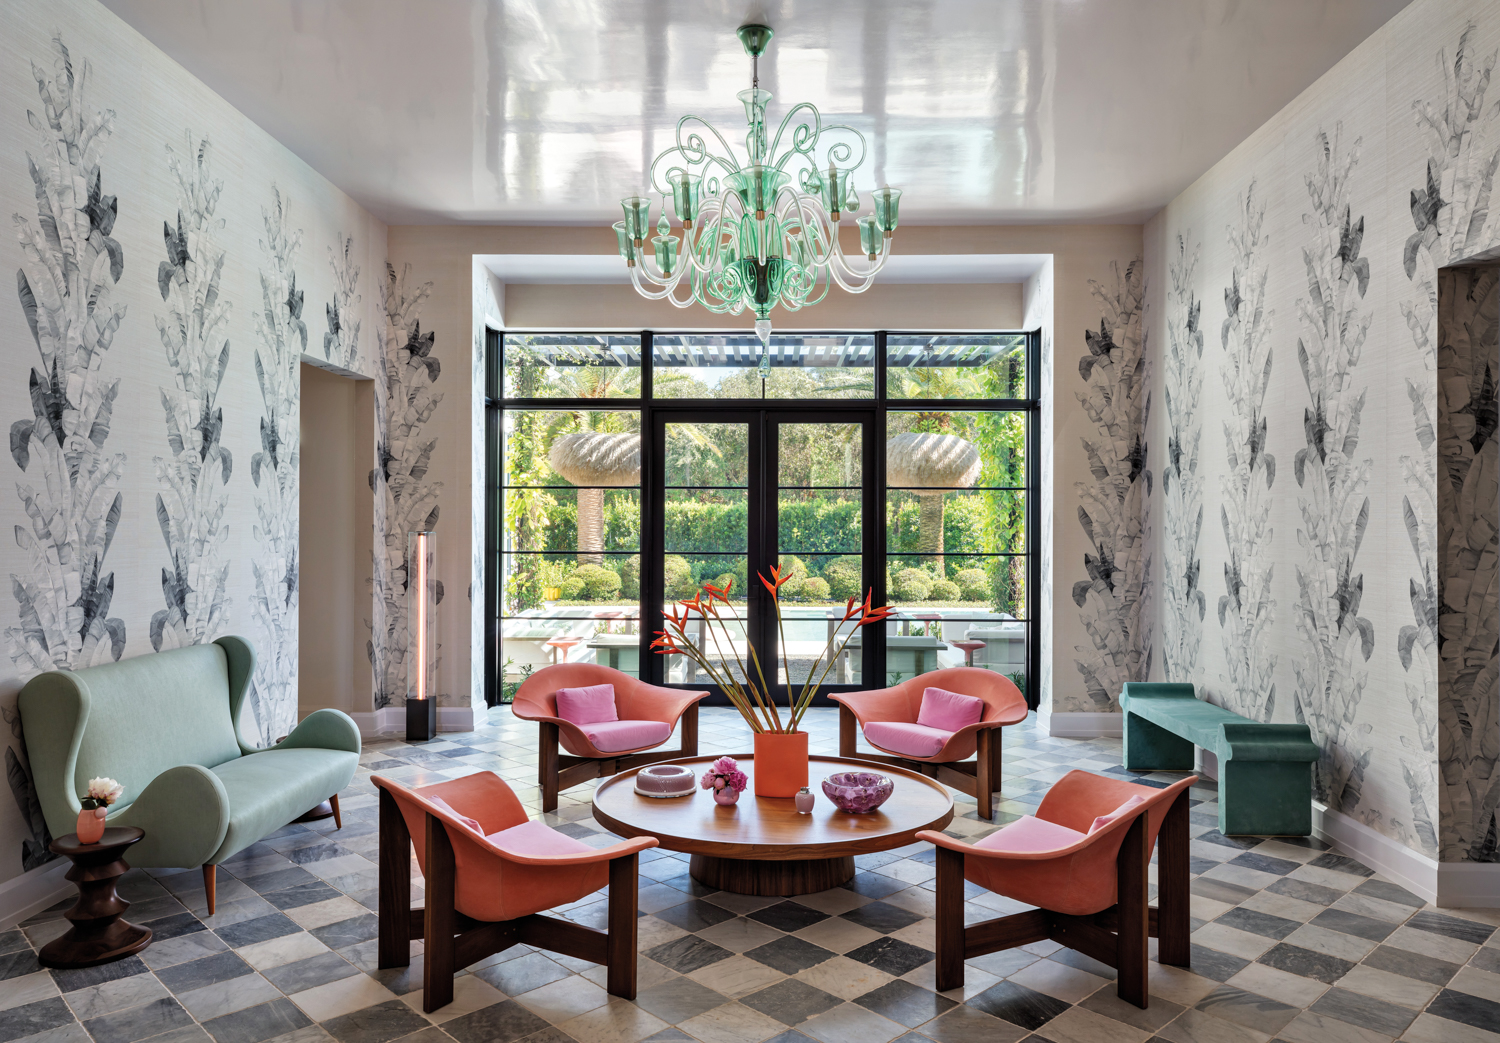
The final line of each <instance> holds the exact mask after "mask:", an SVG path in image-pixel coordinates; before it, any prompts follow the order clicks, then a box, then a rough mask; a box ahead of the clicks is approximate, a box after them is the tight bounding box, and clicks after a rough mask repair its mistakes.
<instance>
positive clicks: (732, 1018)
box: [678, 1003, 786, 1043]
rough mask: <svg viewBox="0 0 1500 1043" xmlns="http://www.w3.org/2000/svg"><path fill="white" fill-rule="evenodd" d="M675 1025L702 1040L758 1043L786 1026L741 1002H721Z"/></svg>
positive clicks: (778, 1032)
mask: <svg viewBox="0 0 1500 1043" xmlns="http://www.w3.org/2000/svg"><path fill="white" fill-rule="evenodd" d="M678 1028H680V1029H682V1031H684V1032H686V1033H688V1034H689V1035H691V1036H693V1037H694V1038H696V1039H699V1040H701V1041H702V1043H760V1041H761V1040H763V1039H767V1038H769V1037H771V1036H775V1035H778V1034H780V1033H781V1032H783V1031H784V1030H785V1029H786V1026H785V1025H783V1024H782V1023H781V1022H779V1021H777V1020H776V1019H775V1018H772V1017H769V1016H767V1015H765V1014H762V1013H761V1012H760V1011H758V1010H752V1009H751V1008H749V1007H747V1006H745V1005H744V1004H742V1003H725V1004H722V1005H721V1006H718V1007H715V1008H714V1009H713V1010H710V1011H705V1012H704V1013H702V1014H699V1015H698V1016H697V1017H694V1018H689V1019H688V1020H687V1021H684V1022H683V1023H682V1024H681V1025H679V1026H678Z"/></svg>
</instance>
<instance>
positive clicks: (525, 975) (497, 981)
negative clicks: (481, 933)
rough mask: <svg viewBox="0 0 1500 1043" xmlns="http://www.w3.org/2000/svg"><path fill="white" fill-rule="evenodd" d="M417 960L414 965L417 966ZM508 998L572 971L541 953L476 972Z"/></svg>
mask: <svg viewBox="0 0 1500 1043" xmlns="http://www.w3.org/2000/svg"><path fill="white" fill-rule="evenodd" d="M416 962H417V961H416V958H413V960H412V963H413V964H415V963H416ZM474 973H475V974H477V975H479V977H481V978H483V979H484V980H485V981H487V982H489V983H490V984H491V985H493V986H494V987H495V988H497V989H499V990H500V991H501V992H503V993H505V994H506V995H507V996H519V995H521V993H523V992H530V991H531V990H532V989H539V988H541V987H542V986H543V985H547V984H550V983H551V982H554V981H561V980H562V979H563V978H566V977H567V976H568V975H569V974H571V973H572V971H569V970H568V969H567V968H565V967H560V966H558V965H557V964H556V963H553V962H552V961H551V960H549V959H547V957H546V956H544V955H542V954H541V953H539V952H529V953H527V954H526V955H525V956H517V957H516V958H515V959H514V960H506V961H505V962H504V963H496V964H492V965H491V966H489V967H481V968H480V969H479V970H476V971H474Z"/></svg>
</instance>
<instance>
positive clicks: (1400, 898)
mask: <svg viewBox="0 0 1500 1043" xmlns="http://www.w3.org/2000/svg"><path fill="white" fill-rule="evenodd" d="M1354 893H1355V894H1357V895H1369V896H1370V897H1371V898H1378V899H1380V900H1381V901H1382V902H1395V903H1396V904H1397V905H1409V906H1411V907H1412V908H1413V909H1420V908H1422V907H1423V906H1424V905H1426V904H1427V903H1426V902H1424V901H1422V899H1420V898H1418V897H1417V896H1416V895H1414V894H1412V893H1411V892H1410V891H1408V890H1407V889H1406V888H1404V887H1402V886H1400V885H1399V884H1392V883H1388V882H1386V881H1384V880H1366V881H1365V882H1364V883H1362V884H1360V885H1359V886H1358V887H1356V888H1355V889H1354Z"/></svg>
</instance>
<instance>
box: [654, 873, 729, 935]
mask: <svg viewBox="0 0 1500 1043" xmlns="http://www.w3.org/2000/svg"><path fill="white" fill-rule="evenodd" d="M668 886H669V887H670V886H672V885H670V884H669V885H668ZM651 915H652V916H655V917H656V918H657V919H658V920H665V921H667V923H669V924H671V925H672V926H673V927H681V928H682V929H683V930H684V931H702V930H705V929H707V928H709V927H713V926H714V925H715V924H721V923H723V922H724V921H725V920H733V919H734V914H733V913H731V912H730V911H729V910H728V909H725V908H724V907H723V906H720V905H714V904H713V903H712V902H704V901H701V900H698V899H695V900H693V901H691V902H683V903H682V904H681V905H674V906H672V907H671V908H669V909H663V910H661V911H660V912H656V913H652V914H651Z"/></svg>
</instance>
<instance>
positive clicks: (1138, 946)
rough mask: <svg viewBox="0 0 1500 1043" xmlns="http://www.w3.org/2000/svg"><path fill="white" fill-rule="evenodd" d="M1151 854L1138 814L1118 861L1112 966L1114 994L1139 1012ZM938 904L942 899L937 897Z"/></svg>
mask: <svg viewBox="0 0 1500 1043" xmlns="http://www.w3.org/2000/svg"><path fill="white" fill-rule="evenodd" d="M1150 860H1151V853H1150V850H1149V849H1148V848H1147V846H1146V816H1145V815H1137V816H1136V817H1135V821H1134V822H1132V823H1131V824H1130V829H1129V830H1127V831H1126V833H1125V842H1124V843H1123V844H1121V845H1120V854H1119V861H1118V862H1117V873H1118V880H1117V885H1118V893H1119V904H1118V905H1117V906H1116V909H1117V911H1118V913H1119V935H1118V936H1117V938H1116V940H1115V946H1116V948H1115V966H1116V969H1117V970H1118V971H1119V981H1118V983H1117V988H1116V991H1117V993H1118V995H1119V997H1120V999H1122V1000H1125V1001H1126V1002H1127V1003H1134V1004H1135V1005H1136V1006H1137V1007H1140V1008H1141V1009H1142V1010H1144V1009H1145V1008H1146V1004H1147V1003H1148V1002H1149V998H1148V996H1147V994H1146V961H1147V959H1148V955H1147V954H1148V951H1149V950H1148V944H1149V943H1148V936H1149V931H1150V915H1151V914H1150V911H1149V910H1148V909H1147V905H1146V894H1147V870H1148V866H1149V865H1150ZM939 901H941V898H939Z"/></svg>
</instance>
